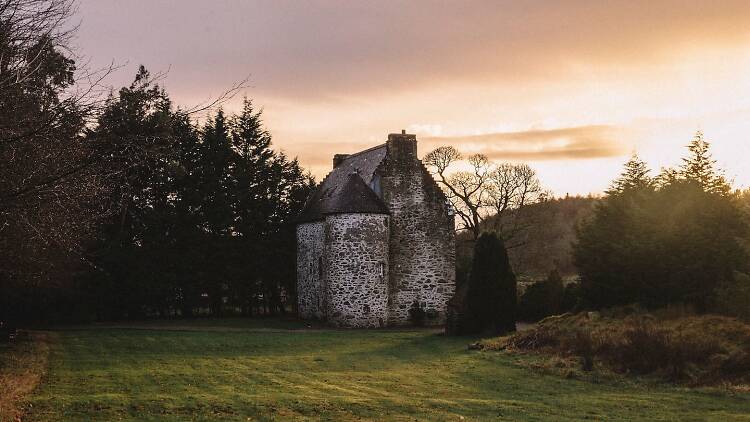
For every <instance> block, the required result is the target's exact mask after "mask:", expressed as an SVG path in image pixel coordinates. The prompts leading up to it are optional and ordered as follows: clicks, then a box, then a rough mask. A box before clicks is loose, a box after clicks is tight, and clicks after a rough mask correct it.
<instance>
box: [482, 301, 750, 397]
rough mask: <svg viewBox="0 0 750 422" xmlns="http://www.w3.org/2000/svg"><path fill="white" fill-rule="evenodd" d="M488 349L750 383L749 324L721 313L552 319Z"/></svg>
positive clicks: (585, 366) (586, 367)
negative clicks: (532, 353)
mask: <svg viewBox="0 0 750 422" xmlns="http://www.w3.org/2000/svg"><path fill="white" fill-rule="evenodd" d="M480 347H481V348H482V349H484V350H506V351H510V352H535V353H540V354H542V355H547V356H550V357H554V358H555V359H558V360H559V359H564V360H565V361H566V362H568V363H569V362H570V361H571V358H572V359H574V360H575V361H578V362H579V365H580V367H581V370H583V371H590V370H592V369H593V368H595V367H604V368H606V369H607V370H610V371H614V372H617V373H621V374H633V375H646V374H648V375H655V376H658V377H660V378H663V379H667V380H670V381H679V382H682V383H687V384H691V385H731V386H733V388H735V389H740V390H743V389H747V386H748V385H750V324H747V323H744V322H742V321H740V320H738V319H735V318H727V317H722V316H716V315H701V316H697V315H674V314H669V313H661V314H657V315H654V314H649V313H645V312H640V311H636V312H632V313H630V314H628V315H622V314H609V315H607V314H599V313H580V314H575V315H571V314H566V315H561V316H557V317H550V318H547V319H544V320H542V321H540V322H539V323H538V324H537V325H536V326H534V327H533V328H531V329H529V330H525V331H521V332H518V333H516V334H514V335H511V336H507V337H499V338H495V339H487V340H484V341H482V342H481V343H480Z"/></svg>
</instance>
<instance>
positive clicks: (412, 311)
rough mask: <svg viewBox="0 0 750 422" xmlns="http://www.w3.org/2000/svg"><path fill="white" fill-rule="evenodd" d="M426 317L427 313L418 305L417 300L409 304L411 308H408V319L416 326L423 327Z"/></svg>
mask: <svg viewBox="0 0 750 422" xmlns="http://www.w3.org/2000/svg"><path fill="white" fill-rule="evenodd" d="M426 317H427V313H426V312H425V310H424V309H422V307H421V306H419V302H418V301H416V300H415V301H414V302H413V303H412V304H411V308H409V321H411V323H412V324H413V325H414V326H416V327H423V326H424V322H425V319H426Z"/></svg>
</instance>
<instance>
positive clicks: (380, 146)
mask: <svg viewBox="0 0 750 422" xmlns="http://www.w3.org/2000/svg"><path fill="white" fill-rule="evenodd" d="M385 146H386V144H385V143H382V144H380V145H375V146H374V147H370V148H367V149H363V150H362V151H357V152H354V153H351V154H348V155H347V157H346V159H345V160H348V159H350V158H352V157H354V156H355V155H360V154H364V153H366V152H370V151H372V150H375V149H378V148H383V147H385Z"/></svg>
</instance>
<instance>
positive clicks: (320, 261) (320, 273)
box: [318, 256, 323, 279]
mask: <svg viewBox="0 0 750 422" xmlns="http://www.w3.org/2000/svg"><path fill="white" fill-rule="evenodd" d="M322 278H323V257H322V256H319V257H318V279H322Z"/></svg>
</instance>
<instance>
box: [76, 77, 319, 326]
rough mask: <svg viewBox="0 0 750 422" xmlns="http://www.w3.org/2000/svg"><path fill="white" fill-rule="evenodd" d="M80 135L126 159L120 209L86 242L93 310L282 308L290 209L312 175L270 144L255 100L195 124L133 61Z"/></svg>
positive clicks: (288, 278)
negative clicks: (134, 70)
mask: <svg viewBox="0 0 750 422" xmlns="http://www.w3.org/2000/svg"><path fill="white" fill-rule="evenodd" d="M87 140H88V141H89V142H91V143H92V144H93V145H94V147H95V148H96V149H98V150H99V151H100V153H101V154H106V153H110V154H113V155H114V157H115V161H116V162H117V163H118V164H119V166H121V168H122V169H123V171H122V172H121V173H120V174H119V175H118V179H117V183H116V184H115V189H113V190H112V191H111V192H110V195H111V199H110V203H112V204H114V206H115V208H116V210H117V212H116V213H113V214H112V215H111V216H110V217H109V218H108V219H107V221H106V222H105V223H104V224H102V226H101V231H100V236H98V237H97V238H96V240H95V241H94V242H92V243H91V245H90V246H89V247H88V248H87V252H88V255H89V257H90V259H91V262H92V263H93V265H94V267H95V268H96V271H89V272H88V274H87V275H86V277H85V281H84V286H85V291H86V292H87V294H88V295H89V300H88V301H87V302H89V303H91V304H92V305H94V308H95V313H96V316H97V318H98V319H116V318H121V317H126V316H127V317H131V318H132V317H136V318H140V317H144V316H152V315H158V316H172V315H182V316H189V315H193V314H194V313H196V312H199V311H202V312H208V313H211V314H213V315H222V314H224V313H226V312H231V313H241V314H243V315H251V314H254V313H259V312H262V313H275V312H284V311H285V309H286V307H287V305H289V303H290V300H293V299H294V297H295V280H296V279H295V268H296V266H295V255H294V251H295V244H296V240H295V233H294V225H293V219H294V217H295V216H296V215H297V214H298V213H299V211H300V210H301V207H302V205H303V204H304V201H305V199H306V198H307V195H308V194H309V191H310V189H311V188H312V186H313V180H312V179H311V178H310V176H308V175H306V174H305V173H304V172H303V171H302V169H301V168H300V166H299V164H298V163H297V161H296V160H294V159H289V158H287V157H286V156H285V155H284V154H283V153H280V152H275V151H273V150H272V149H271V135H270V134H269V133H268V131H266V130H265V129H264V128H263V124H262V120H261V113H260V111H256V110H255V109H254V108H253V105H252V102H251V101H249V100H247V99H246V100H245V101H244V104H243V109H242V111H241V112H239V114H236V115H231V116H226V115H225V114H224V113H223V112H222V111H221V110H219V111H218V112H217V113H216V114H215V115H214V116H212V117H210V118H209V119H208V121H207V122H206V123H205V124H203V125H202V126H196V125H195V124H194V123H193V122H191V121H190V119H188V118H186V117H185V115H184V114H182V113H181V112H180V111H179V110H177V111H174V110H173V109H172V107H171V102H170V100H169V97H168V96H167V94H166V93H165V92H164V91H163V90H162V89H160V88H159V87H158V86H157V85H152V84H151V82H150V81H149V74H148V72H147V71H146V70H145V69H144V68H142V67H141V69H140V71H139V73H138V75H137V76H136V78H135V82H134V83H133V84H132V85H131V86H130V87H127V88H123V89H121V90H120V92H119V94H118V95H117V96H116V97H113V98H111V99H110V100H109V101H108V103H107V106H106V107H105V110H104V112H103V113H102V115H101V117H100V118H99V120H98V124H97V126H96V127H95V129H94V130H92V131H90V132H89V133H88V134H87ZM139 144H141V145H140V146H141V147H137V146H138V145H139ZM134 146H136V147H135V148H134Z"/></svg>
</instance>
